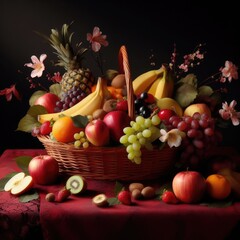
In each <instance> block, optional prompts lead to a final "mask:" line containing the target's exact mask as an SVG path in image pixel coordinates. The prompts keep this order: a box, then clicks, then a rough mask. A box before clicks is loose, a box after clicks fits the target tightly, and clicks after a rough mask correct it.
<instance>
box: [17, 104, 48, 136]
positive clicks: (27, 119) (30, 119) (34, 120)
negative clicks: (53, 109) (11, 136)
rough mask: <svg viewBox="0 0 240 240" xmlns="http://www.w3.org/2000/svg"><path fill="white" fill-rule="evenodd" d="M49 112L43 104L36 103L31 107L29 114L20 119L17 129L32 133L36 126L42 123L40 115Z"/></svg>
mask: <svg viewBox="0 0 240 240" xmlns="http://www.w3.org/2000/svg"><path fill="white" fill-rule="evenodd" d="M45 113H47V111H46V109H45V108H44V107H43V106H40V105H36V106H32V107H30V108H29V110H28V112H27V114H26V115H25V116H24V117H23V118H21V119H20V121H19V123H18V127H17V129H16V131H23V132H28V133H31V131H32V129H33V128H34V127H39V126H40V125H41V123H40V122H38V115H40V114H45Z"/></svg>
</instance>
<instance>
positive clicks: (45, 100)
mask: <svg viewBox="0 0 240 240" xmlns="http://www.w3.org/2000/svg"><path fill="white" fill-rule="evenodd" d="M57 101H59V97H58V96H57V95H56V94H54V93H45V94H43V95H42V96H41V97H39V98H37V100H36V101H35V103H34V105H41V106H43V107H45V108H46V110H47V112H48V113H53V112H54V109H55V107H56V102H57Z"/></svg>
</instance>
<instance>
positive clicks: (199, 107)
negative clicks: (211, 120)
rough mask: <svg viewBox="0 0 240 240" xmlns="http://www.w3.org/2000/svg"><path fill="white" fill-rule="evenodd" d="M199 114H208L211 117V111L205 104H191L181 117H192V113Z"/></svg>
mask: <svg viewBox="0 0 240 240" xmlns="http://www.w3.org/2000/svg"><path fill="white" fill-rule="evenodd" d="M196 112H199V113H200V114H203V113H205V114H208V115H209V116H210V117H211V110H210V108H209V107H208V105H207V104H205V103H193V104H191V105H189V106H188V107H186V108H185V110H184V112H183V115H184V116H192V115H193V114H194V113H196Z"/></svg>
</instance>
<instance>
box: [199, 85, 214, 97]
mask: <svg viewBox="0 0 240 240" xmlns="http://www.w3.org/2000/svg"><path fill="white" fill-rule="evenodd" d="M212 94H213V90H212V88H211V87H209V86H201V87H199V88H198V95H199V96H211V95H212Z"/></svg>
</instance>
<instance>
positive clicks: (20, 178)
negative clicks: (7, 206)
mask: <svg viewBox="0 0 240 240" xmlns="http://www.w3.org/2000/svg"><path fill="white" fill-rule="evenodd" d="M33 183H34V182H33V178H32V177H31V176H30V175H28V176H26V175H25V173H24V172H20V173H17V174H16V175H14V176H13V177H12V178H10V179H9V180H8V182H7V183H6V184H5V186H4V190H5V191H7V192H10V193H11V194H12V195H20V194H23V193H25V192H27V191H28V190H30V189H31V188H32V187H33Z"/></svg>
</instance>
